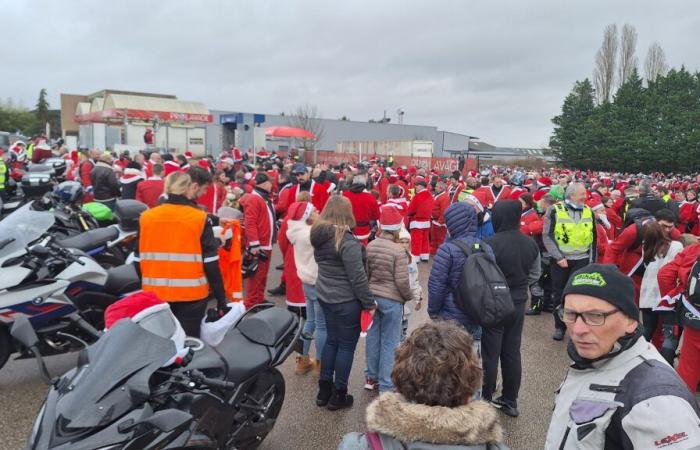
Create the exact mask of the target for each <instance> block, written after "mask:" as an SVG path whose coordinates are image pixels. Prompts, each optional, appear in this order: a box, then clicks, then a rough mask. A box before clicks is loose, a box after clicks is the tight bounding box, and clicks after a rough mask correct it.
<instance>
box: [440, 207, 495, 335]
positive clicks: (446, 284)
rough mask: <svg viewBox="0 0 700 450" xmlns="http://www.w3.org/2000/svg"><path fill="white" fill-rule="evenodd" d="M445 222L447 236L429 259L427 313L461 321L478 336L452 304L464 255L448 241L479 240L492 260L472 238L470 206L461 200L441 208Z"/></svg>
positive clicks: (474, 227)
mask: <svg viewBox="0 0 700 450" xmlns="http://www.w3.org/2000/svg"><path fill="white" fill-rule="evenodd" d="M445 223H446V224H447V231H448V232H449V234H450V237H449V238H447V239H446V240H445V243H444V244H442V245H441V246H440V248H438V251H437V255H435V260H434V261H433V269H432V270H431V271H430V279H429V280H428V315H430V317H432V318H440V319H443V320H456V321H458V322H459V323H461V324H462V325H463V326H464V328H466V329H467V331H469V333H471V334H472V336H474V339H481V327H480V326H479V325H478V324H477V323H476V321H474V320H473V319H471V318H469V317H467V316H466V315H465V314H464V313H463V312H462V311H461V310H460V309H459V308H458V307H457V305H455V302H454V299H453V298H452V291H453V290H454V289H455V288H456V287H457V283H458V282H459V277H460V275H461V273H462V267H464V262H465V261H466V259H467V258H466V256H464V252H462V249H460V248H459V247H457V246H456V245H455V244H453V243H451V241H452V240H454V239H459V240H460V241H462V242H465V243H466V244H467V245H472V244H474V243H477V242H478V243H480V244H481V245H482V246H483V248H484V250H485V251H486V253H488V254H489V255H490V256H491V257H492V258H493V259H494V261H495V259H496V257H495V256H494V254H493V251H492V250H491V247H489V246H488V245H486V244H484V243H483V242H482V241H480V240H479V239H477V238H476V232H477V229H478V220H477V217H476V211H474V207H473V206H471V205H469V204H468V203H464V202H457V203H454V204H452V205H451V206H450V207H449V208H447V210H446V211H445Z"/></svg>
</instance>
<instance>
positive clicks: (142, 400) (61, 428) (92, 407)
mask: <svg viewBox="0 0 700 450" xmlns="http://www.w3.org/2000/svg"><path fill="white" fill-rule="evenodd" d="M264 308H266V307H264V306H259V307H255V308H252V309H251V310H249V311H248V312H246V314H244V316H243V317H242V318H241V319H240V320H239V321H238V322H237V323H236V325H234V326H233V327H232V328H231V329H230V330H229V331H228V332H227V333H226V336H225V337H224V339H223V341H222V342H221V343H220V344H219V345H217V346H216V347H210V346H208V345H206V344H203V343H202V342H201V341H199V340H196V339H189V341H188V346H189V353H188V356H187V357H185V358H184V359H183V361H181V362H180V363H178V364H173V365H170V366H168V367H163V365H164V364H166V363H168V362H169V361H171V360H172V358H173V357H174V356H175V355H176V354H177V350H176V348H175V344H174V343H173V341H172V340H171V339H169V337H170V336H172V334H173V330H174V328H175V326H176V325H175V323H174V320H175V319H174V317H173V316H172V315H168V316H167V317H160V318H159V319H157V320H152V321H150V322H148V323H143V322H141V323H139V324H136V323H134V322H132V321H131V320H125V319H123V320H120V321H118V322H117V323H116V324H115V325H114V326H113V327H112V328H111V329H110V330H109V331H107V332H106V333H105V334H104V335H103V336H102V337H101V338H100V339H99V340H98V341H97V342H96V343H95V344H93V345H91V346H90V347H88V348H86V349H85V350H83V351H82V352H81V354H80V356H79V358H78V366H77V367H76V368H75V369H72V370H70V371H69V372H67V373H66V374H65V375H63V376H62V377H60V378H54V379H50V383H51V389H50V390H49V393H48V395H47V397H46V400H45V402H44V405H43V406H42V408H41V410H40V411H39V415H38V417H37V418H36V421H35V423H34V426H33V428H32V432H31V435H30V438H29V443H28V447H27V448H29V449H54V450H68V449H70V450H83V449H85V450H87V449H103V450H106V449H110V450H127V449H128V450H135V449H139V450H147V449H200V450H204V449H212V450H213V449H226V450H234V449H255V448H257V447H258V446H259V445H260V444H261V442H262V441H263V439H265V437H266V436H267V435H268V433H269V432H270V431H271V430H272V428H273V426H274V424H275V421H276V419H277V416H278V414H279V412H280V410H281V408H282V403H283V402H284V395H285V383H284V378H283V377H282V374H281V373H280V372H279V371H278V370H277V369H276V368H275V367H276V366H278V365H280V364H282V363H283V362H284V361H285V359H286V358H287V357H288V356H289V354H290V353H291V352H292V349H293V348H294V344H295V342H296V341H297V340H298V339H299V336H300V334H301V323H300V322H299V320H298V319H297V317H296V316H294V315H293V314H291V313H290V312H288V311H287V310H285V309H282V308H276V307H267V308H268V309H264ZM12 335H13V336H14V337H15V339H17V340H18V341H20V342H21V343H22V344H23V345H24V346H26V347H27V348H28V349H29V350H31V351H32V353H34V355H35V356H36V357H37V360H38V362H39V366H40V368H41V372H42V374H44V377H45V378H46V379H49V375H48V371H47V370H46V367H45V365H44V363H43V360H42V358H41V355H40V352H39V350H38V347H37V345H38V339H37V337H36V333H35V332H34V330H33V328H32V327H31V324H30V323H29V322H28V321H26V320H22V319H18V320H17V321H16V322H15V324H14V326H13V328H12ZM135 349H138V351H135ZM188 360H189V361H188Z"/></svg>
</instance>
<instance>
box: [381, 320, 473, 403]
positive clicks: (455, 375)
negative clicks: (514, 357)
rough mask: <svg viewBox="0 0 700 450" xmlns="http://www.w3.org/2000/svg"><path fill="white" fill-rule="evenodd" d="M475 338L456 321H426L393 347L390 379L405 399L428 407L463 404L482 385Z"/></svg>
mask: <svg viewBox="0 0 700 450" xmlns="http://www.w3.org/2000/svg"><path fill="white" fill-rule="evenodd" d="M473 346H474V340H473V339H472V337H471V335H470V334H469V333H467V332H466V331H465V330H464V328H463V327H461V326H460V325H459V324H457V323H455V322H448V321H436V322H428V323H425V324H424V325H421V326H420V327H418V328H416V329H415V330H414V331H413V333H411V335H410V336H409V337H408V338H407V339H406V341H405V342H404V343H403V344H401V346H400V347H399V348H398V349H397V350H396V359H395V360H394V368H393V370H392V372H391V380H392V381H393V382H394V385H395V386H396V390H397V391H398V392H399V393H400V394H401V395H403V396H404V397H405V398H406V399H407V400H408V401H410V402H414V403H421V404H424V405H429V406H446V407H456V406H461V405H466V404H467V403H468V402H469V400H470V399H471V398H472V396H473V395H474V392H476V391H477V390H478V389H479V387H480V386H481V380H482V368H481V361H480V360H479V356H478V355H477V353H476V351H475V350H474V347H473Z"/></svg>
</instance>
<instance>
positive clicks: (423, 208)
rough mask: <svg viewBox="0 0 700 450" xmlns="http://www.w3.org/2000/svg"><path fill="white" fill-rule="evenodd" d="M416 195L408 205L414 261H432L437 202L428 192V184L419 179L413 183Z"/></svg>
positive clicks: (407, 214)
mask: <svg viewBox="0 0 700 450" xmlns="http://www.w3.org/2000/svg"><path fill="white" fill-rule="evenodd" d="M413 185H414V187H415V189H416V194H415V195H414V196H413V198H412V199H411V203H409V205H408V210H407V211H406V216H407V217H408V220H409V222H408V226H409V230H410V231H411V255H413V260H414V261H416V262H417V261H428V260H429V259H430V219H431V217H432V213H433V206H434V204H435V200H434V199H433V196H432V194H431V193H430V191H428V183H426V182H425V180H424V179H418V180H416V181H415V182H414V183H413Z"/></svg>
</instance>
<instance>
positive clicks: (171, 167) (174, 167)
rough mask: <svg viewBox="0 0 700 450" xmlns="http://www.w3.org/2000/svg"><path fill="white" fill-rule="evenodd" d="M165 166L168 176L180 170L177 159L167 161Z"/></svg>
mask: <svg viewBox="0 0 700 450" xmlns="http://www.w3.org/2000/svg"><path fill="white" fill-rule="evenodd" d="M163 168H164V169H165V176H166V177H167V176H168V175H170V174H171V173H173V172H177V171H178V170H180V164H178V163H176V162H175V161H165V162H164V163H163Z"/></svg>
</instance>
